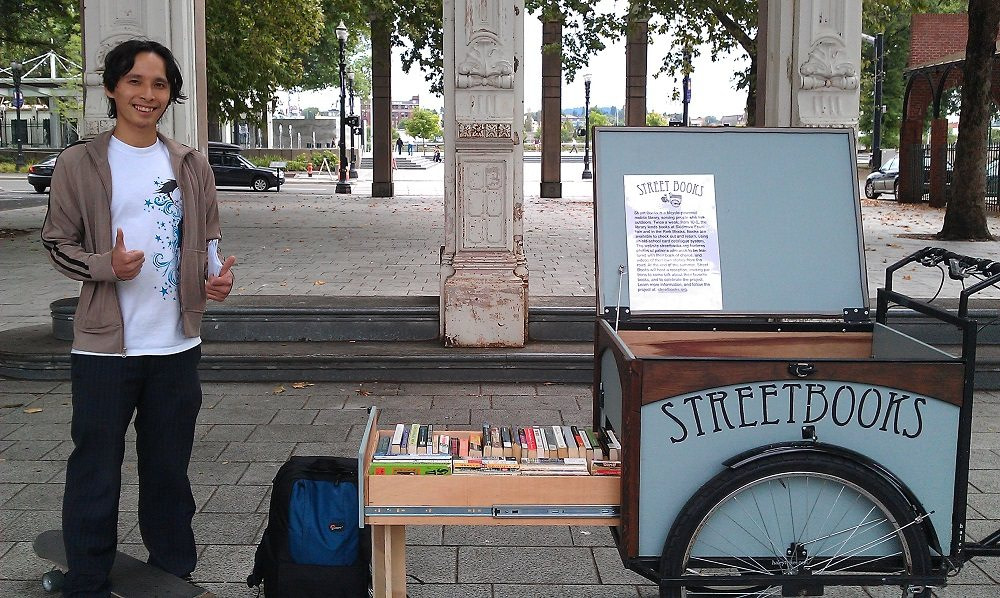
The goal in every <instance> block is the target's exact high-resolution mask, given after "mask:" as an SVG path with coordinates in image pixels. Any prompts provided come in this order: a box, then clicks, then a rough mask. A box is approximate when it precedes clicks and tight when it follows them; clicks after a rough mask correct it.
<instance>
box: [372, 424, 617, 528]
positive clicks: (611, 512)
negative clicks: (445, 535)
mask: <svg viewBox="0 0 1000 598" xmlns="http://www.w3.org/2000/svg"><path fill="white" fill-rule="evenodd" d="M378 414H379V411H378V409H376V408H372V412H371V416H370V418H369V422H368V426H367V429H366V433H365V438H364V442H363V444H362V446H361V454H359V462H360V464H362V468H361V470H360V471H359V480H361V488H362V491H361V493H360V498H361V500H362V501H363V504H362V505H361V513H362V517H363V518H364V519H363V521H362V523H367V524H371V525H421V524H426V525H482V524H486V525H526V524H531V525H547V524H548V525H569V524H573V525H614V524H617V523H618V517H617V514H618V505H619V502H620V498H619V487H620V483H619V478H618V477H610V476H517V475H514V476H505V475H475V474H467V475H413V476H408V475H368V473H367V472H368V466H369V465H371V462H372V455H373V454H374V452H375V447H376V445H377V444H378V439H379V437H380V436H383V435H388V436H391V435H392V430H379V429H378V425H379V423H378ZM393 423H397V422H393ZM442 432H443V431H442ZM447 433H448V434H449V435H451V436H457V437H461V436H463V435H464V436H468V435H469V434H471V431H454V430H451V431H447Z"/></svg>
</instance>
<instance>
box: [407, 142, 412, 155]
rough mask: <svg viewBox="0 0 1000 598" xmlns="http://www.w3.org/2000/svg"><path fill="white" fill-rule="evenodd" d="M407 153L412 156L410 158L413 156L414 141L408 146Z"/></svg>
mask: <svg viewBox="0 0 1000 598" xmlns="http://www.w3.org/2000/svg"><path fill="white" fill-rule="evenodd" d="M406 153H407V154H408V155H410V156H412V155H413V142H412V141H411V142H409V143H407V144H406Z"/></svg>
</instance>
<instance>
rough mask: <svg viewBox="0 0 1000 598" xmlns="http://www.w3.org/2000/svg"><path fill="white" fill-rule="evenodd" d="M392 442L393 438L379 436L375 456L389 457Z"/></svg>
mask: <svg viewBox="0 0 1000 598" xmlns="http://www.w3.org/2000/svg"><path fill="white" fill-rule="evenodd" d="M390 442H392V438H390V437H389V436H379V439H378V445H377V446H376V447H375V455H376V456H377V455H388V454H389V443H390Z"/></svg>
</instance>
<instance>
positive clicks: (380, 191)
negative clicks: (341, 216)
mask: <svg viewBox="0 0 1000 598" xmlns="http://www.w3.org/2000/svg"><path fill="white" fill-rule="evenodd" d="M371 25H372V132H371V136H372V197H392V196H393V195H394V194H395V190H394V188H393V187H394V185H393V182H392V43H391V40H390V35H391V33H392V32H391V30H390V24H389V22H387V21H386V20H384V19H381V18H378V17H376V18H374V19H372V21H371Z"/></svg>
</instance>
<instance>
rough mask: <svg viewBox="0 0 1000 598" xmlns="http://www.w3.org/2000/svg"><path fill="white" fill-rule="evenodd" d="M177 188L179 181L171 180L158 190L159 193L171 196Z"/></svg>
mask: <svg viewBox="0 0 1000 598" xmlns="http://www.w3.org/2000/svg"><path fill="white" fill-rule="evenodd" d="M176 188H177V181H175V180H174V179H169V180H168V181H167V182H165V183H163V184H162V185H160V188H159V189H157V190H156V192H157V193H166V194H167V195H170V193H172V192H173V191H174V189H176Z"/></svg>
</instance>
